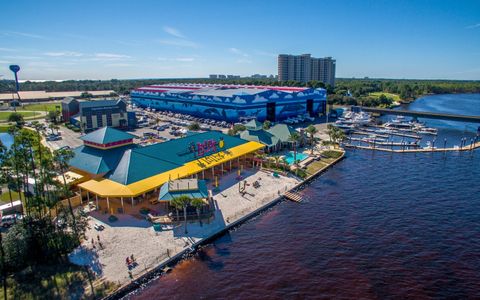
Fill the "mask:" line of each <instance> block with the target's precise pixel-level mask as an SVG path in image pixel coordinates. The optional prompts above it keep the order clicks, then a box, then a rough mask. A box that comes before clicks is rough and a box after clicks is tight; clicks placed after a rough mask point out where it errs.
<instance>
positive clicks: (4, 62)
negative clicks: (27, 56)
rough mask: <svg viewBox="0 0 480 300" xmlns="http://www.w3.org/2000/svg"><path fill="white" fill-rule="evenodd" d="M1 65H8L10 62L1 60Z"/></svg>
mask: <svg viewBox="0 0 480 300" xmlns="http://www.w3.org/2000/svg"><path fill="white" fill-rule="evenodd" d="M0 64H8V61H6V60H0Z"/></svg>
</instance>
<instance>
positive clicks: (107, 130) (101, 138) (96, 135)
mask: <svg viewBox="0 0 480 300" xmlns="http://www.w3.org/2000/svg"><path fill="white" fill-rule="evenodd" d="M133 138H136V136H135V135H133V134H130V133H127V132H124V131H121V130H118V129H115V128H113V127H102V128H100V129H97V130H95V131H93V132H90V133H89V134H87V135H84V136H82V137H80V139H81V140H84V141H87V142H92V143H97V144H108V143H113V142H118V141H123V140H128V139H133Z"/></svg>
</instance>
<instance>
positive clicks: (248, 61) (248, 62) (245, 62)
mask: <svg viewBox="0 0 480 300" xmlns="http://www.w3.org/2000/svg"><path fill="white" fill-rule="evenodd" d="M237 63H239V64H251V63H252V61H251V60H249V59H246V58H241V59H237Z"/></svg>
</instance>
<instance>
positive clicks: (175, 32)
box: [163, 26, 185, 39]
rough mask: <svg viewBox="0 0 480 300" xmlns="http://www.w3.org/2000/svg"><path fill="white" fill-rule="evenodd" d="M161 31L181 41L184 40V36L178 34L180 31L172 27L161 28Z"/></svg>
mask: <svg viewBox="0 0 480 300" xmlns="http://www.w3.org/2000/svg"><path fill="white" fill-rule="evenodd" d="M163 31H165V32H166V33H168V34H169V35H172V36H174V37H177V38H181V39H184V38H185V36H184V35H183V34H182V33H181V32H180V30H178V29H176V28H173V27H169V26H163Z"/></svg>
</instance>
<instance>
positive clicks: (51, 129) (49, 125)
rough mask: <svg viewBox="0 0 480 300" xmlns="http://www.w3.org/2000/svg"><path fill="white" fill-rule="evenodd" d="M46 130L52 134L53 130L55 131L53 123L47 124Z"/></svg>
mask: <svg viewBox="0 0 480 300" xmlns="http://www.w3.org/2000/svg"><path fill="white" fill-rule="evenodd" d="M48 129H50V131H51V132H52V134H54V129H55V123H53V122H52V123H50V124H48Z"/></svg>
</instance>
